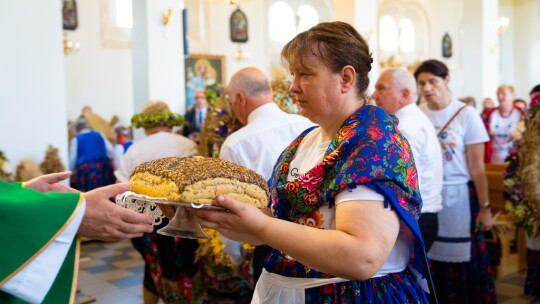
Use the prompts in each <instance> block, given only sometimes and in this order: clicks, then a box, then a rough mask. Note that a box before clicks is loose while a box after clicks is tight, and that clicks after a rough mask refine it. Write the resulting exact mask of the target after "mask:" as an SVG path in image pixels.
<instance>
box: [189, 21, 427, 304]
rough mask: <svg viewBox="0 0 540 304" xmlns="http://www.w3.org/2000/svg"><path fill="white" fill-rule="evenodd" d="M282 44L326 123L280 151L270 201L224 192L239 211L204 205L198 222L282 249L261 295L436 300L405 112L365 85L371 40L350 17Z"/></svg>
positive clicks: (258, 298) (306, 108)
mask: <svg viewBox="0 0 540 304" xmlns="http://www.w3.org/2000/svg"><path fill="white" fill-rule="evenodd" d="M281 54H282V59H283V62H284V63H285V64H286V66H287V67H288V69H289V70H290V72H291V74H292V76H293V82H292V84H291V87H290V91H291V92H292V93H293V94H294V95H295V97H296V99H297V100H298V106H299V108H300V114H302V115H303V116H305V117H307V118H309V119H310V120H311V121H312V122H313V123H315V124H318V125H319V126H320V127H315V128H310V129H308V130H306V131H305V132H303V133H302V134H301V135H300V136H299V137H298V138H297V139H296V140H294V141H293V142H292V143H291V144H290V145H289V146H288V147H287V148H286V149H285V151H283V153H282V154H281V156H280V157H279V159H278V161H277V163H276V165H275V166H274V171H273V175H272V178H271V179H270V181H269V185H270V201H269V207H270V209H266V210H264V209H263V210H262V211H261V209H258V208H256V207H254V206H251V205H249V204H244V203H241V202H239V201H237V200H234V199H232V198H230V197H227V196H218V197H217V199H218V202H219V203H220V204H221V205H223V206H224V207H226V208H227V209H229V210H230V212H221V211H210V210H194V212H195V213H196V215H197V217H198V220H199V222H200V223H201V224H202V225H203V226H205V227H209V228H215V229H217V230H219V231H220V232H221V233H223V234H224V235H225V236H227V237H229V238H231V239H235V240H240V241H244V242H248V243H251V244H256V245H257V244H268V245H269V246H271V247H273V248H275V249H273V250H272V252H271V253H270V254H269V256H268V257H267V259H266V263H265V269H264V271H263V274H262V276H261V278H260V279H259V282H258V284H257V287H256V289H255V294H254V298H253V301H252V303H427V302H428V300H427V297H426V293H425V291H424V290H423V289H422V287H421V286H420V285H419V283H417V278H416V276H418V278H421V273H422V267H421V262H420V259H419V257H420V256H421V254H420V251H422V250H423V241H422V239H421V237H420V233H419V229H418V226H417V222H416V220H417V219H418V216H419V212H420V207H421V199H420V195H419V192H418V179H417V175H416V169H415V166H414V162H413V159H412V155H411V150H410V147H409V144H408V143H407V141H406V140H405V138H404V137H403V136H402V135H401V133H399V132H398V130H397V123H398V122H397V120H396V119H395V118H393V117H391V116H389V115H387V114H386V113H385V112H384V111H383V110H381V109H380V108H378V107H375V106H372V105H370V104H369V98H368V97H367V96H366V94H365V91H366V89H367V87H368V84H369V78H368V72H369V71H370V70H371V63H372V61H373V60H372V58H371V55H370V53H369V49H368V45H367V43H366V41H365V40H364V39H363V38H362V37H361V36H360V35H359V34H358V32H357V31H356V30H355V29H354V28H353V27H351V26H350V25H348V24H346V23H343V22H331V23H320V24H318V25H316V26H315V27H313V28H311V29H309V30H308V31H306V32H303V33H300V34H299V35H297V36H296V37H295V38H294V39H293V40H291V41H290V42H289V43H288V44H287V45H286V46H285V47H284V48H283V50H282V53H281ZM265 211H267V212H265ZM415 275H416V276H415ZM421 281H422V280H421V279H420V280H419V281H418V282H421Z"/></svg>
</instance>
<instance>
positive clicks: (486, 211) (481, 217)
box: [475, 208, 493, 231]
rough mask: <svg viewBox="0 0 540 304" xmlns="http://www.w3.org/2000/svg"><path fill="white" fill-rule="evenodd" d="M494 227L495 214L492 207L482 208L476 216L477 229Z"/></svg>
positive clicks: (482, 229) (486, 229)
mask: <svg viewBox="0 0 540 304" xmlns="http://www.w3.org/2000/svg"><path fill="white" fill-rule="evenodd" d="M492 227H493V215H492V214H491V209H490V208H480V211H478V215H477V216H476V229H475V231H478V230H480V231H488V230H491V228H492Z"/></svg>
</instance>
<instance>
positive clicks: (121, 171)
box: [114, 132, 198, 182]
mask: <svg viewBox="0 0 540 304" xmlns="http://www.w3.org/2000/svg"><path fill="white" fill-rule="evenodd" d="M197 153H198V151H197V144H196V143H195V142H194V141H193V140H191V139H189V138H187V137H184V136H182V135H178V134H174V133H170V132H158V133H155V134H152V135H150V136H147V137H145V138H143V139H141V140H139V141H137V142H135V143H134V144H133V145H131V147H129V149H128V150H127V152H126V154H124V156H123V157H122V160H121V162H120V168H118V170H116V171H114V175H115V176H116V178H117V179H118V180H119V181H121V182H126V181H128V180H129V176H130V175H131V172H132V171H133V169H135V167H137V166H138V165H140V164H142V163H144V162H147V161H151V160H154V159H158V158H163V157H172V156H182V157H187V156H192V155H197Z"/></svg>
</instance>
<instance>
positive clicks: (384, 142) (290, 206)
mask: <svg viewBox="0 0 540 304" xmlns="http://www.w3.org/2000/svg"><path fill="white" fill-rule="evenodd" d="M397 124H398V121H397V119H396V118H395V117H394V116H390V115H388V114H386V113H385V112H384V111H383V110H382V109H380V108H378V107H375V106H364V107H362V108H360V109H359V110H358V111H357V112H355V113H354V114H353V115H352V116H350V117H349V118H348V119H347V120H346V121H345V122H344V124H343V125H342V126H341V128H340V129H339V131H338V132H337V134H336V135H335V136H334V138H333V139H332V141H331V142H330V145H329V146H328V149H327V150H326V153H325V156H324V158H323V160H322V162H321V163H319V164H318V165H316V166H315V167H313V168H312V169H311V170H309V171H308V172H306V173H305V174H303V175H301V176H300V177H298V179H296V180H291V181H289V182H287V175H288V167H289V164H290V162H291V161H292V160H293V159H294V156H295V154H296V151H297V149H298V146H299V145H300V142H301V141H302V139H303V138H304V137H305V136H306V134H308V133H309V132H310V131H311V130H313V128H310V129H308V130H306V131H304V132H303V133H302V134H301V135H300V136H299V137H298V138H297V139H296V140H295V141H293V142H292V143H291V144H290V145H289V146H288V147H287V148H286V149H285V151H284V152H283V153H282V154H281V156H280V158H279V159H278V161H277V163H276V165H275V167H274V174H273V176H272V178H271V180H270V181H269V183H270V189H271V198H270V203H269V207H271V209H272V213H273V214H274V216H275V217H277V218H279V219H283V220H287V221H291V222H296V221H297V220H298V219H299V218H301V217H302V216H303V215H305V214H307V213H311V212H314V211H316V210H317V209H319V208H320V207H321V206H323V205H328V206H329V207H330V208H332V207H333V206H334V204H335V197H336V195H337V194H338V192H339V191H341V190H344V189H353V188H356V186H357V185H364V186H367V187H368V188H370V189H372V190H374V191H376V192H378V193H380V194H382V195H383V196H384V197H385V201H384V204H385V207H388V205H391V207H392V208H393V209H394V210H395V211H396V212H397V214H398V215H399V217H400V219H401V220H402V221H403V222H405V223H406V224H407V226H408V227H409V229H410V230H411V231H412V232H413V234H414V236H415V238H416V241H415V249H414V251H413V256H412V257H411V262H412V264H413V266H414V268H415V269H416V270H417V271H418V272H420V273H423V271H422V264H421V261H420V258H416V259H415V258H414V257H420V255H419V252H418V250H424V249H423V248H424V243H423V240H422V238H421V236H420V231H419V228H418V223H417V220H418V217H419V214H420V209H421V207H422V202H421V198H420V193H419V191H418V176H417V173H416V168H415V166H414V160H413V158H412V155H411V149H410V146H409V143H408V142H407V140H406V139H405V137H403V135H401V133H400V132H398V131H397ZM285 255H286V253H283V252H280V251H278V250H276V249H274V250H273V251H272V252H271V253H270V254H269V256H268V258H267V259H266V263H265V269H266V270H267V271H269V272H274V273H278V274H281V275H284V276H289V277H304V278H330V277H332V276H331V275H328V274H324V273H320V272H318V271H316V270H314V269H309V268H308V267H305V266H304V265H302V264H301V263H299V262H298V261H294V260H289V259H286V258H285Z"/></svg>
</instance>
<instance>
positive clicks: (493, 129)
mask: <svg viewBox="0 0 540 304" xmlns="http://www.w3.org/2000/svg"><path fill="white" fill-rule="evenodd" d="M520 121H521V113H520V112H519V110H518V109H512V112H510V114H509V115H508V116H506V117H504V116H502V115H501V113H500V112H499V111H498V110H495V111H493V112H491V115H490V116H489V136H490V139H491V148H492V154H491V160H490V161H491V163H493V164H503V163H504V159H505V158H506V157H507V156H508V153H509V152H510V149H511V148H512V146H513V144H514V141H513V140H512V132H514V130H515V129H516V127H517V125H518V124H519V122H520Z"/></svg>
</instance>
